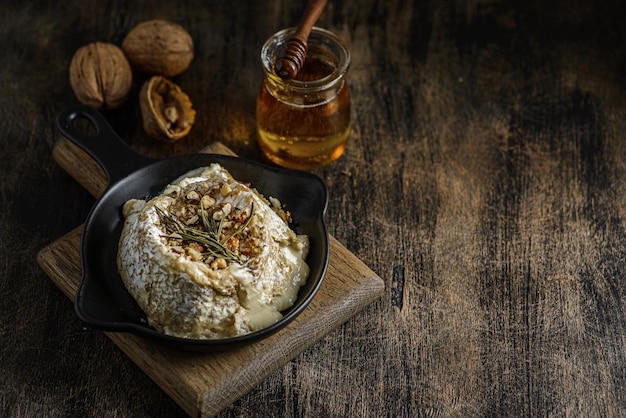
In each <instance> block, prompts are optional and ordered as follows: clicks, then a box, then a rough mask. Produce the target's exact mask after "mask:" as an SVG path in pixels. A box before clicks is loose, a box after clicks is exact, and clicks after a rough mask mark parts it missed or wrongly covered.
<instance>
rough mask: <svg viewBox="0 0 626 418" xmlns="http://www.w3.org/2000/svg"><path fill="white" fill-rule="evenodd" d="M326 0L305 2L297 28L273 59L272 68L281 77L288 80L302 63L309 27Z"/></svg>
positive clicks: (313, 22) (295, 73)
mask: <svg viewBox="0 0 626 418" xmlns="http://www.w3.org/2000/svg"><path fill="white" fill-rule="evenodd" d="M326 1H327V0H309V1H308V2H307V4H306V8H305V10H304V14H303V15H302V19H301V20H300V24H299V25H298V28H297V29H296V31H295V32H294V34H293V35H292V36H291V37H290V38H289V39H288V40H287V41H286V42H285V44H284V45H283V46H282V48H281V50H280V51H279V53H278V55H277V57H276V61H274V70H275V71H276V74H278V76H279V77H280V78H282V79H285V80H290V79H292V78H294V77H295V76H296V75H297V74H298V71H300V69H301V68H302V65H303V64H304V59H305V58H306V53H307V49H308V46H307V39H308V38H309V34H310V33H311V29H312V28H313V25H315V22H317V19H318V18H319V17H320V14H322V10H323V9H324V6H326Z"/></svg>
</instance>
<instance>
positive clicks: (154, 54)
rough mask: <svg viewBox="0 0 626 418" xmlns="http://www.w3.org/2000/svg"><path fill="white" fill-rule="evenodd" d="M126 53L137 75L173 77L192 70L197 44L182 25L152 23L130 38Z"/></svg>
mask: <svg viewBox="0 0 626 418" xmlns="http://www.w3.org/2000/svg"><path fill="white" fill-rule="evenodd" d="M122 50H123V51H124V53H125V54H126V56H127V57H128V61H130V64H131V65H132V66H133V68H135V69H136V70H137V71H139V72H142V73H146V74H152V75H162V76H164V77H173V76H175V75H178V74H180V73H182V72H183V71H185V70H186V69H187V67H189V64H190V63H191V60H192V59H193V40H192V39H191V35H189V33H188V32H187V31H186V30H185V29H184V28H183V27H182V26H180V25H177V24H175V23H171V22H167V21H165V20H148V21H146V22H143V23H140V24H138V25H137V26H135V27H134V28H133V29H132V30H131V31H130V32H129V33H128V34H127V35H126V38H124V41H122Z"/></svg>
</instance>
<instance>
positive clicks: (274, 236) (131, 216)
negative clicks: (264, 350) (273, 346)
mask: <svg viewBox="0 0 626 418" xmlns="http://www.w3.org/2000/svg"><path fill="white" fill-rule="evenodd" d="M271 200H272V203H270V202H269V201H268V200H267V199H265V198H264V197H263V196H262V195H260V194H259V193H258V192H256V190H254V189H252V188H250V187H249V186H248V185H247V184H244V183H241V182H238V181H237V180H235V179H233V177H232V176H231V175H230V173H228V171H226V170H225V169H224V168H223V167H221V166H220V165H219V164H212V165H211V166H209V167H204V168H201V169H198V170H194V171H192V172H190V173H188V174H187V175H185V176H183V177H182V178H181V179H179V180H177V181H175V182H174V183H173V184H171V185H170V186H168V187H167V188H166V190H165V191H164V192H163V194H162V195H160V196H157V197H155V198H153V199H151V200H150V201H148V202H146V201H143V200H130V201H128V202H126V204H125V205H124V207H123V213H124V217H125V223H124V227H123V230H122V234H121V237H120V242H119V250H118V270H119V272H120V276H121V278H122V281H123V282H124V285H125V286H126V288H127V289H128V291H129V292H130V294H131V295H132V296H133V297H134V298H135V300H136V301H137V303H138V304H139V306H140V307H141V308H142V309H143V311H144V312H145V313H146V316H147V318H148V321H149V323H150V325H152V326H153V327H155V328H156V329H157V330H159V331H161V332H163V333H165V334H168V335H173V336H178V337H183V338H193V339H217V338H227V337H235V336H239V335H245V334H248V333H250V332H253V331H256V330H259V329H262V328H265V327H267V326H269V325H271V324H273V323H275V322H277V321H278V320H280V319H281V318H282V315H281V313H280V312H281V311H283V310H285V309H287V308H288V307H290V306H291V305H293V303H294V301H295V299H296V297H297V293H298V289H299V288H300V287H301V286H302V285H303V284H304V283H305V282H306V279H307V277H308V275H309V267H308V265H307V264H306V262H305V259H306V256H307V252H308V248H309V241H308V237H307V236H306V235H296V234H295V232H294V231H293V230H292V229H291V228H289V225H288V213H286V212H284V211H283V210H282V209H281V208H280V204H279V203H277V201H276V200H275V199H271ZM157 208H158V209H160V210H161V211H162V213H163V212H165V213H169V214H171V215H173V216H175V217H176V218H177V219H178V220H179V221H180V222H182V223H183V224H185V225H187V226H189V227H191V228H197V229H200V230H201V229H202V225H203V220H202V217H203V215H204V216H205V217H206V218H210V219H212V220H213V221H215V222H216V224H218V225H220V228H219V232H220V233H221V234H220V239H221V240H222V241H223V242H224V245H225V246H226V247H227V248H228V251H230V253H232V254H235V255H236V259H229V260H225V259H224V258H221V257H219V256H215V254H214V253H212V252H211V251H210V249H209V248H207V247H204V246H203V245H199V244H198V243H197V242H188V241H186V240H184V239H182V238H180V236H179V235H177V234H176V233H172V231H169V230H168V229H167V228H166V225H165V224H164V222H163V218H162V217H161V216H160V215H159V211H158V210H157ZM202 211H204V214H203V213H202ZM248 217H251V219H247V218H248ZM205 220H206V219H205Z"/></svg>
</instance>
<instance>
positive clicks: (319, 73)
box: [257, 27, 350, 170]
mask: <svg viewBox="0 0 626 418" xmlns="http://www.w3.org/2000/svg"><path fill="white" fill-rule="evenodd" d="M294 30H295V29H293V28H291V29H285V30H282V31H280V32H278V33H276V34H275V35H273V36H272V37H270V38H269V39H268V40H267V41H266V43H265V44H264V45H263V48H262V49H261V61H262V64H263V71H264V79H263V81H262V83H261V87H260V90H259V95H258V98H257V137H258V141H259V146H260V148H261V150H262V152H263V154H264V155H265V156H266V157H267V158H268V159H269V160H270V161H272V162H274V163H275V164H277V165H280V166H283V167H287V168H294V169H301V170H311V169H315V168H319V167H322V166H324V165H326V164H329V163H330V162H332V161H335V160H336V159H338V158H339V157H340V156H341V155H342V154H343V152H344V150H345V148H346V143H347V140H348V137H349V136H350V91H349V88H348V83H347V80H346V75H347V72H348V68H349V66H350V54H349V52H348V50H347V48H346V47H345V46H344V45H343V43H342V42H341V41H340V40H339V38H337V37H336V36H335V35H334V34H333V33H332V32H329V31H327V30H324V29H320V28H317V27H314V28H313V29H312V31H311V34H310V35H309V39H308V52H307V56H306V58H305V60H304V63H303V65H302V68H301V69H300V71H299V72H298V74H297V75H296V77H295V78H294V79H291V80H284V79H282V78H280V77H279V76H278V75H277V74H276V73H275V70H274V63H275V60H276V56H277V54H278V53H279V49H280V47H281V46H282V45H283V43H284V42H285V41H286V40H287V39H288V38H289V36H291V34H293V32H294Z"/></svg>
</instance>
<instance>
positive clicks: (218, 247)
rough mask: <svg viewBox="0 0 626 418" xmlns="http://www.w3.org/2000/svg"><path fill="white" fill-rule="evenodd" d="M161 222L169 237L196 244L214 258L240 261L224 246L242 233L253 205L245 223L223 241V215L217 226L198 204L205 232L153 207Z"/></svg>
mask: <svg viewBox="0 0 626 418" xmlns="http://www.w3.org/2000/svg"><path fill="white" fill-rule="evenodd" d="M154 208H155V210H156V212H157V214H158V215H159V218H160V219H161V222H163V225H165V229H166V230H167V231H168V233H169V235H168V236H169V237H172V235H174V234H177V235H178V236H180V238H182V239H183V240H185V241H189V242H196V243H198V244H200V245H202V246H203V247H204V248H205V250H206V251H207V252H208V253H209V254H210V255H212V256H213V257H216V258H223V259H224V260H228V261H240V260H241V256H240V255H238V254H237V253H235V252H234V251H232V250H231V249H230V248H228V247H227V246H226V243H227V242H228V241H229V240H230V239H231V238H232V237H234V236H236V235H238V234H240V233H241V232H243V231H244V230H245V229H246V227H247V226H248V224H249V223H250V220H251V219H252V214H253V213H254V203H252V206H251V209H250V215H249V216H248V218H247V219H246V221H245V222H244V223H243V224H242V225H241V226H240V227H239V228H238V229H237V230H235V231H233V232H232V233H231V234H230V235H228V236H227V237H226V238H225V239H223V240H220V237H221V235H222V231H223V229H224V219H225V217H226V216H225V215H224V216H222V217H221V218H220V221H219V224H217V223H216V222H215V220H214V219H213V217H211V218H209V217H207V211H206V209H205V208H204V206H203V205H202V203H200V213H201V216H202V224H203V225H204V228H205V229H206V231H202V230H200V229H197V228H192V227H190V226H188V225H185V223H183V222H182V221H181V220H180V219H178V217H176V216H175V215H174V214H172V213H168V212H165V211H164V210H163V209H161V208H159V207H158V206H155V207H154Z"/></svg>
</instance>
